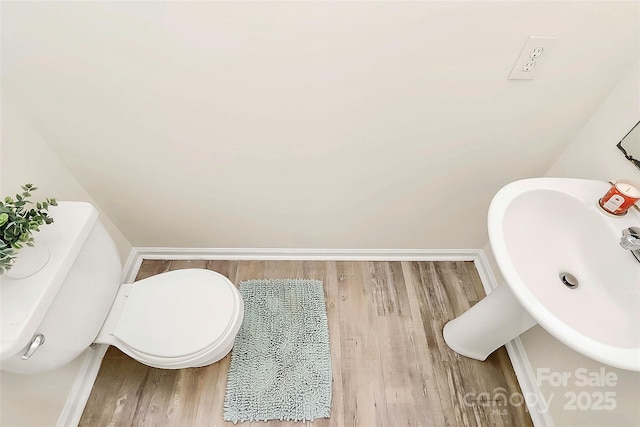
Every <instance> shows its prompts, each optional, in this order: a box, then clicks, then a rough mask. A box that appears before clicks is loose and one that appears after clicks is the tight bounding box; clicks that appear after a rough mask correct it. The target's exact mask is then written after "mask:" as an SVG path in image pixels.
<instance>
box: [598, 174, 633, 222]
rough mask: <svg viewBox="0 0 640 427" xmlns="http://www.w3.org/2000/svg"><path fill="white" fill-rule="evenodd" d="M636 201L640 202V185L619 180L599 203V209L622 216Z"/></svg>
mask: <svg viewBox="0 0 640 427" xmlns="http://www.w3.org/2000/svg"><path fill="white" fill-rule="evenodd" d="M638 200H640V185H638V184H636V183H635V182H633V181H629V180H626V179H619V180H618V181H616V183H615V184H614V185H612V186H611V188H610V189H609V191H607V194H605V195H604V196H603V197H602V199H600V202H599V203H600V207H602V209H604V210H605V211H607V212H609V213H612V214H614V215H624V214H626V213H627V210H628V209H629V208H630V207H631V206H633V204H634V203H635V202H637V201H638Z"/></svg>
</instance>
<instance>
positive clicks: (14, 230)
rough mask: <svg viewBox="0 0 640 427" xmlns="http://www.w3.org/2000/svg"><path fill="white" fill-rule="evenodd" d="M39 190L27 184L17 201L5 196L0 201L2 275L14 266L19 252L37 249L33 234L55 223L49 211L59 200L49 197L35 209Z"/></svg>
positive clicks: (0, 260) (0, 261) (0, 265)
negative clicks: (43, 226)
mask: <svg viewBox="0 0 640 427" xmlns="http://www.w3.org/2000/svg"><path fill="white" fill-rule="evenodd" d="M37 189H38V188H37V187H34V186H33V184H26V185H23V186H22V190H23V191H22V193H20V194H16V196H15V198H12V197H5V198H4V201H0V274H4V273H6V272H7V271H8V270H10V269H11V267H13V265H14V263H15V260H16V258H17V256H18V253H19V251H20V249H22V248H24V247H25V246H31V247H33V246H34V243H33V240H34V239H33V236H32V234H33V233H35V232H36V231H40V226H41V225H43V224H51V223H52V222H53V218H51V217H50V216H49V215H48V213H47V211H48V209H49V207H50V206H57V205H58V203H57V202H56V199H49V198H47V199H45V201H44V202H38V203H36V204H35V206H34V205H33V202H32V201H31V200H30V198H31V192H33V191H36V190H37Z"/></svg>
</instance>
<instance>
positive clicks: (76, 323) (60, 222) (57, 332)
mask: <svg viewBox="0 0 640 427" xmlns="http://www.w3.org/2000/svg"><path fill="white" fill-rule="evenodd" d="M49 212H50V216H51V217H52V218H53V219H54V222H53V224H50V225H46V226H42V227H41V229H40V231H39V232H38V233H36V234H35V235H34V237H35V244H36V245H44V246H46V247H47V248H48V249H49V252H50V257H49V261H48V263H47V264H46V265H45V266H44V267H43V268H42V269H41V270H40V271H38V272H37V273H35V274H33V275H31V276H29V277H26V278H23V279H19V280H16V279H12V278H10V277H7V276H6V275H3V276H0V369H1V370H3V371H9V372H15V373H22V374H30V373H38V372H44V371H48V370H52V369H56V368H58V367H60V366H62V365H65V364H67V363H68V362H70V361H71V360H73V359H74V358H76V357H77V356H79V355H80V353H82V352H83V351H84V350H85V349H86V348H87V347H88V346H89V345H90V344H91V343H92V342H93V340H94V339H95V337H96V336H97V335H98V332H99V331H100V328H101V326H102V324H103V323H104V320H105V318H106V316H107V313H108V312H109V309H110V308H111V305H112V304H113V301H114V298H115V295H116V293H117V291H118V287H119V285H120V276H121V273H122V266H121V265H120V259H119V257H118V253H117V250H116V247H115V244H114V242H113V240H112V239H111V237H110V236H109V234H108V233H107V231H106V230H105V228H104V226H103V225H102V223H101V222H100V220H99V219H98V211H97V209H96V208H95V207H94V206H92V205H91V204H90V203H85V202H58V206H55V207H51V208H50V210H49ZM18 256H20V255H18ZM38 334H42V335H43V336H44V338H45V340H44V344H42V345H41V346H40V347H39V348H38V350H36V352H35V353H33V355H32V356H31V357H30V358H29V359H27V360H23V359H22V355H23V354H25V353H26V351H27V350H28V348H29V345H30V343H31V341H32V339H33V338H34V337H35V336H36V335H38Z"/></svg>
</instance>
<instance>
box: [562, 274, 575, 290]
mask: <svg viewBox="0 0 640 427" xmlns="http://www.w3.org/2000/svg"><path fill="white" fill-rule="evenodd" d="M559 276H560V280H561V281H562V284H563V285H565V286H566V287H567V288H569V289H575V288H577V287H578V279H576V276H574V275H573V274H571V273H565V272H563V273H560V274H559Z"/></svg>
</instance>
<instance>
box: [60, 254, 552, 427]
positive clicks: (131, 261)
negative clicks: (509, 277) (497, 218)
mask: <svg viewBox="0 0 640 427" xmlns="http://www.w3.org/2000/svg"><path fill="white" fill-rule="evenodd" d="M145 259H166V260H185V259H199V260H247V261H250V260H299V261H307V260H314V261H330V260H335V261H473V262H474V264H475V266H476V269H477V270H478V274H479V275H480V279H481V280H482V284H483V286H484V288H485V291H486V292H487V293H489V292H490V291H492V290H493V289H495V288H496V287H497V286H498V283H497V281H496V279H495V276H494V274H493V272H492V270H491V267H490V265H489V262H488V261H487V258H486V256H485V254H484V251H483V250H482V249H435V250H434V249H274V248H249V249H229V248H149V247H135V248H133V249H132V250H131V253H130V254H129V257H128V259H127V261H126V263H125V266H124V268H123V274H122V283H131V282H133V280H134V279H135V276H136V274H137V272H138V270H139V269H140V265H141V264H142V261H143V260H145ZM506 348H507V353H508V354H509V358H510V359H511V363H512V365H513V369H514V371H515V373H516V377H517V378H518V382H519V383H520V388H521V389H522V393H523V394H524V396H531V398H530V399H527V408H528V410H529V413H530V414H531V419H532V420H533V424H534V426H536V427H553V420H552V419H551V417H550V416H549V413H548V411H547V410H546V408H543V407H542V406H541V405H540V404H541V403H543V402H545V400H544V399H543V397H542V394H541V392H540V388H539V387H538V384H537V381H536V378H535V375H534V373H533V369H532V368H531V364H530V363H529V359H528V358H527V354H526V352H525V350H524V347H523V346H522V343H521V342H520V339H519V338H516V339H514V340H513V341H511V342H510V343H508V344H507V345H506ZM106 349H107V346H106V345H98V346H96V347H95V348H94V349H92V350H91V351H89V352H87V356H86V358H85V361H84V363H83V365H82V368H81V370H80V373H79V375H78V377H77V378H76V381H75V383H74V386H73V389H72V391H71V393H70V394H69V397H68V398H67V402H66V404H65V407H64V410H63V412H62V414H61V416H60V418H59V420H58V427H68V426H77V425H78V422H79V421H80V417H81V416H82V412H83V411H84V407H85V405H86V403H87V400H88V399H89V395H90V393H91V389H92V387H93V383H94V382H95V380H96V377H97V375H98V371H99V369H100V364H101V363H102V358H103V357H104V354H105V352H106ZM536 403H538V404H536Z"/></svg>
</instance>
